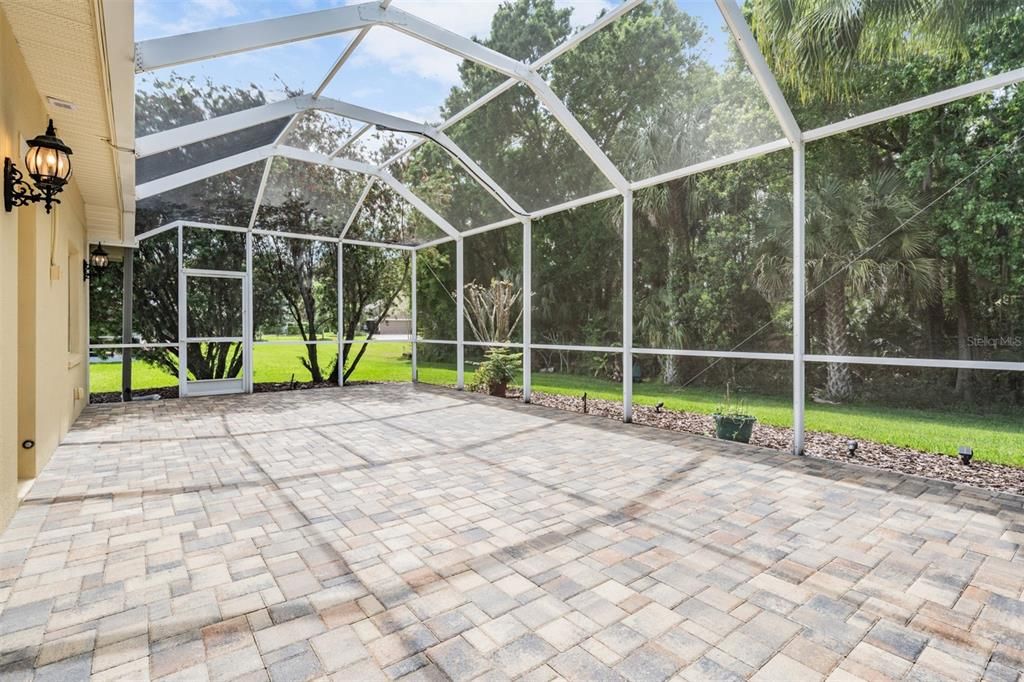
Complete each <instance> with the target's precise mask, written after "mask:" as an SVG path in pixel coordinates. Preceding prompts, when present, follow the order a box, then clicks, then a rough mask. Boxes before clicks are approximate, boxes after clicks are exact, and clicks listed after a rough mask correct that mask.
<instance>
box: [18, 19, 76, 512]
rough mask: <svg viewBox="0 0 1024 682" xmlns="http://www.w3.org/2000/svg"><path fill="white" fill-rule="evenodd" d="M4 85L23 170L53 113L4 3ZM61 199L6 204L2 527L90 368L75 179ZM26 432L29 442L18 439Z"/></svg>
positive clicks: (61, 428) (53, 443)
mask: <svg viewBox="0 0 1024 682" xmlns="http://www.w3.org/2000/svg"><path fill="white" fill-rule="evenodd" d="M0 83H2V84H3V95H2V97H0V156H9V157H11V158H12V159H14V161H15V163H17V164H18V167H19V168H20V169H22V170H24V159H23V158H22V157H23V153H22V152H23V148H22V140H24V139H27V138H31V137H34V136H35V135H38V134H39V133H40V132H42V131H43V129H44V128H45V127H46V119H47V115H46V109H45V106H44V101H43V97H42V96H41V95H40V93H39V92H38V91H37V90H36V87H35V84H34V83H33V82H32V78H31V76H30V75H29V72H28V69H27V68H26V66H25V62H24V60H23V58H22V55H21V53H20V51H19V50H18V46H17V43H16V42H15V40H14V36H13V34H12V32H11V27H10V25H9V24H8V22H7V18H6V17H5V16H4V14H3V12H2V11H0ZM58 134H60V131H59V130H58ZM72 146H74V145H73V143H72ZM72 167H74V157H73V156H72ZM60 199H61V202H62V203H61V204H60V205H59V206H58V207H57V208H56V209H55V210H54V212H53V213H52V214H50V215H47V214H46V212H45V211H44V209H43V208H42V207H41V206H40V205H38V204H36V205H33V206H30V207H25V208H16V209H14V211H13V212H11V213H6V212H4V211H3V210H2V207H0V529H2V528H4V527H6V525H7V524H8V522H9V521H10V518H11V516H12V515H13V514H14V511H15V509H16V508H17V489H18V479H19V477H20V478H26V477H33V476H36V475H37V474H38V473H39V471H41V470H42V468H43V467H44V466H45V465H46V463H47V462H48V461H49V459H50V456H51V455H52V454H53V451H54V449H55V448H56V447H57V444H58V443H59V442H60V440H61V438H62V437H63V436H64V434H65V433H67V430H68V428H69V427H70V425H71V423H72V422H73V421H74V419H75V418H76V417H77V416H78V413H79V412H80V411H81V409H82V407H84V405H85V399H84V397H83V398H77V397H76V395H75V392H76V389H81V392H82V393H83V394H84V388H85V385H86V372H87V371H88V354H87V351H86V343H87V331H86V320H87V316H86V300H87V298H88V290H87V289H86V285H85V283H84V282H83V281H82V254H84V253H86V252H87V245H86V242H85V220H84V215H85V210H84V205H83V203H82V198H81V195H80V194H79V192H78V188H77V186H76V185H75V183H74V180H73V179H72V182H71V183H70V184H69V186H68V187H67V188H66V189H65V190H64V192H63V193H62V194H61V195H60ZM69 319H70V320H73V321H75V324H73V325H71V326H70V327H69ZM71 327H73V328H71ZM26 439H31V440H34V441H35V442H36V445H35V447H34V448H33V449H31V450H25V449H23V448H22V447H21V443H22V442H23V441H24V440H26Z"/></svg>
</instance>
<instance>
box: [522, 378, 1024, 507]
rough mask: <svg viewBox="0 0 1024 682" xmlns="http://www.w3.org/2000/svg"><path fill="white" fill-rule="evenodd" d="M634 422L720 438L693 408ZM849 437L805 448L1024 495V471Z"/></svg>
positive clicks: (770, 444)
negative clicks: (853, 446)
mask: <svg viewBox="0 0 1024 682" xmlns="http://www.w3.org/2000/svg"><path fill="white" fill-rule="evenodd" d="M520 395H521V394H519V393H516V394H515V395H513V394H512V393H511V392H510V393H509V396H508V397H509V398H516V399H518V398H519V397H520ZM531 401H532V402H533V403H535V404H537V405H544V406H546V407H554V408H557V409H560V410H567V411H570V412H582V411H583V400H582V398H578V397H574V396H562V395H553V394H550V393H538V392H536V391H535V392H534V393H533V395H532V400H531ZM587 412H588V413H589V414H596V415H598V416H601V417H608V418H611V419H619V420H621V419H622V403H620V402H616V401H612V400H601V399H598V398H588V400H587ZM633 422H634V423H636V424H646V425H648V426H655V427H657V428H660V429H668V430H670V431H683V432H686V433H694V434H697V435H700V436H708V437H711V438H714V437H715V427H714V421H713V420H712V418H711V415H706V414H694V413H690V412H675V411H672V410H666V409H662V410H661V411H660V412H659V411H657V410H656V409H655V408H653V407H648V406H646V405H634V407H633ZM849 440H850V439H849V438H848V437H846V436H837V435H835V434H832V433H822V432H820V431H807V432H806V434H805V441H806V446H805V452H806V453H807V455H809V456H811V457H819V458H821V459H831V460H836V461H840V462H852V463H854V464H865V465H868V466H873V467H877V468H879V469H885V470H887V471H894V472H897V473H902V474H912V475H914V476H924V477H926V478H935V479H939V480H943V481H950V482H952V483H964V484H967V485H972V486H975V487H978V488H985V489H987V490H994V491H997V492H1005V493H1013V494H1016V495H1024V469H1019V468H1016V467H1010V466H1004V465H1002V464H992V463H991V462H981V461H978V460H977V459H975V460H974V461H972V462H971V464H970V466H964V465H963V464H961V463H960V460H959V459H958V458H955V457H950V456H948V455H941V454H935V453H930V452H920V451H918V450H913V449H910V448H904V447H897V446H895V445H885V444H883V443H874V442H871V441H865V440H860V441H858V445H857V451H856V454H854V455H850V453H849V452H848V451H847V443H848V441H849ZM792 442H793V430H792V429H789V428H784V427H779V426H769V425H767V424H762V423H760V422H758V423H757V424H756V425H755V426H754V434H753V436H752V437H751V439H750V444H751V445H759V446H761V447H765V448H772V449H775V450H785V451H788V450H789V448H790V444H791V443H792Z"/></svg>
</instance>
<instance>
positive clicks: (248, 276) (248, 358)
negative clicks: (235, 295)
mask: <svg viewBox="0 0 1024 682" xmlns="http://www.w3.org/2000/svg"><path fill="white" fill-rule="evenodd" d="M252 274H253V273H252V232H246V233H245V280H243V281H244V283H245V291H244V292H243V296H244V297H245V298H244V304H243V305H244V307H245V315H243V316H242V321H243V323H244V324H245V333H244V334H243V335H242V344H243V351H242V353H243V356H242V359H243V362H242V366H243V367H244V368H245V377H244V378H245V380H244V381H243V382H242V386H243V387H244V389H245V392H246V393H252V392H253V383H254V382H253V369H254V365H255V362H254V361H255V358H254V357H253V338H254V337H255V335H256V330H255V329H253V324H254V320H255V315H253V310H252V304H253V301H254V299H253V295H252V289H253V284H252Z"/></svg>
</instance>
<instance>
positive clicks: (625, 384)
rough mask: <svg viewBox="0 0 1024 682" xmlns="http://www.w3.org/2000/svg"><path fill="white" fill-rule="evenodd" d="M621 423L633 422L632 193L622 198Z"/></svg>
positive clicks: (627, 193) (629, 191)
mask: <svg viewBox="0 0 1024 682" xmlns="http://www.w3.org/2000/svg"><path fill="white" fill-rule="evenodd" d="M622 421H624V422H625V423H627V424H629V423H631V422H632V421H633V190H627V191H626V192H625V193H624V194H623V195H622Z"/></svg>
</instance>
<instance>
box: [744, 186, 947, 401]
mask: <svg viewBox="0 0 1024 682" xmlns="http://www.w3.org/2000/svg"><path fill="white" fill-rule="evenodd" d="M917 214H918V209H917V206H916V205H915V203H914V202H913V201H912V200H911V199H910V198H909V196H908V193H907V191H906V188H905V185H904V183H903V181H902V179H901V177H900V176H899V175H898V174H897V173H896V172H895V171H893V170H885V171H881V172H877V173H874V174H872V175H870V176H868V177H866V178H863V179H859V180H852V181H851V180H848V179H846V178H841V177H838V176H836V175H820V176H817V177H815V178H813V179H812V180H811V181H810V182H808V186H807V194H806V226H807V227H806V251H805V253H806V272H807V285H808V287H809V290H808V293H807V298H808V301H809V302H811V303H812V304H813V303H815V302H817V303H818V305H821V306H823V307H824V338H825V353H826V354H828V355H838V356H844V355H849V352H850V351H849V345H848V342H847V341H848V339H847V337H848V331H849V319H848V317H847V306H848V304H849V302H850V300H871V301H875V302H878V303H881V302H884V301H885V300H886V298H888V297H889V296H891V295H894V294H898V295H901V296H904V297H905V298H906V299H907V300H908V301H910V302H911V303H913V304H917V305H922V304H924V303H926V302H928V301H929V300H931V299H932V298H933V297H934V296H936V295H938V294H939V292H940V291H941V285H940V280H939V273H940V267H939V262H938V260H937V259H936V258H934V257H933V256H932V255H931V243H932V234H931V229H930V228H929V227H928V226H927V224H925V223H923V222H917V221H916V220H915V218H916V216H917ZM779 215H780V217H781V216H782V215H786V216H787V218H788V215H787V214H786V212H785V211H779ZM772 227H773V228H778V227H779V226H777V225H776V226H772ZM771 234H772V235H785V237H778V236H770V237H768V238H767V239H766V240H765V241H764V243H763V245H762V253H761V254H760V256H759V257H758V259H757V264H756V267H755V271H754V278H755V281H756V284H757V286H758V287H759V288H760V289H761V290H762V291H763V292H764V293H765V294H766V295H768V296H771V297H773V298H776V299H779V300H781V299H782V298H784V297H785V296H787V295H788V294H789V292H790V289H789V283H790V282H791V281H792V279H791V278H792V260H791V253H792V246H791V245H792V241H791V232H790V231H789V230H788V229H772V230H771ZM823 397H824V398H825V399H826V400H830V401H834V402H843V401H846V400H849V399H850V398H852V397H853V382H852V377H851V374H850V367H849V365H848V364H847V363H843V362H834V363H829V364H828V365H827V367H826V386H825V391H824V394H823Z"/></svg>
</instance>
